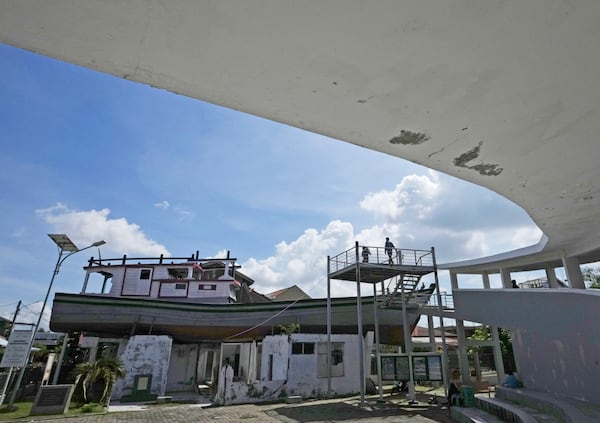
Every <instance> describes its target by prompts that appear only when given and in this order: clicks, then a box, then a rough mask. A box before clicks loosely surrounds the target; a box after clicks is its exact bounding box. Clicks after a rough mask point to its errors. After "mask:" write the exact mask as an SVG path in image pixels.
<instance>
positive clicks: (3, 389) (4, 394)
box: [0, 300, 22, 405]
mask: <svg viewBox="0 0 600 423" xmlns="http://www.w3.org/2000/svg"><path fill="white" fill-rule="evenodd" d="M21 303H22V301H21V300H19V302H18V303H17V309H16V310H15V314H14V315H13V318H12V322H10V331H11V332H12V331H13V328H14V327H15V321H16V320H17V315H18V314H19V310H20V309H21ZM12 370H13V368H12V367H10V368H9V369H8V375H7V376H6V380H5V381H4V386H3V387H2V395H0V405H2V402H4V397H5V396H6V390H7V389H8V385H9V383H10V378H11V376H12Z"/></svg>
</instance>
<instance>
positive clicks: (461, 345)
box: [456, 320, 471, 385]
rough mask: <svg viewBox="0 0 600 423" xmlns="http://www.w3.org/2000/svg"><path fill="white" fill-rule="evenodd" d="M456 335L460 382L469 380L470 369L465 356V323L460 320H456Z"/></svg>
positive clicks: (467, 358) (467, 382) (466, 382)
mask: <svg viewBox="0 0 600 423" xmlns="http://www.w3.org/2000/svg"><path fill="white" fill-rule="evenodd" d="M456 337H457V339H458V368H459V370H460V380H461V383H464V384H467V385H468V384H469V383H470V382H471V371H470V370H469V357H468V356H467V338H466V337H465V325H464V322H463V321H462V320H457V321H456Z"/></svg>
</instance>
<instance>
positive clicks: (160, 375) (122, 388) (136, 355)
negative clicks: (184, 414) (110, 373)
mask: <svg viewBox="0 0 600 423" xmlns="http://www.w3.org/2000/svg"><path fill="white" fill-rule="evenodd" d="M171 346H172V339H171V338H170V337H169V336H165V335H136V336H132V337H131V338H129V340H128V342H127V345H126V347H125V350H124V351H123V352H122V354H121V355H120V357H119V359H120V360H121V361H122V362H123V364H124V366H125V370H126V372H127V374H126V375H125V378H122V379H117V381H116V383H115V387H114V389H113V394H112V398H113V399H119V398H121V397H122V396H123V395H129V394H131V390H132V387H133V383H134V378H135V376H139V375H148V374H150V375H152V382H151V383H152V385H151V389H150V392H151V393H152V394H157V395H164V394H165V392H166V388H167V374H168V369H169V361H170V356H171Z"/></svg>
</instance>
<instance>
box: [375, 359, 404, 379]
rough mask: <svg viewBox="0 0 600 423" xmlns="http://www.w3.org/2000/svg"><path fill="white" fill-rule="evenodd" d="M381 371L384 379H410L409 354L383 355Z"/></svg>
mask: <svg viewBox="0 0 600 423" xmlns="http://www.w3.org/2000/svg"><path fill="white" fill-rule="evenodd" d="M381 373H382V374H381V379H382V380H409V379H410V371H409V368H408V356H406V355H382V356H381Z"/></svg>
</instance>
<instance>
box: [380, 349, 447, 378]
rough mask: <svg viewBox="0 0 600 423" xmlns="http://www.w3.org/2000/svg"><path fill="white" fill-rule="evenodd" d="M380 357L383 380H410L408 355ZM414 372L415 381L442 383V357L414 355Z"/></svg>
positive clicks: (383, 355) (385, 355) (437, 355)
mask: <svg viewBox="0 0 600 423" xmlns="http://www.w3.org/2000/svg"><path fill="white" fill-rule="evenodd" d="M380 357H381V379H382V380H390V381H391V380H394V381H398V380H410V369H409V366H408V356H407V355H404V354H402V355H398V354H382V355H381V356H380ZM412 370H413V380H415V381H431V382H434V381H442V380H443V376H442V357H441V355H439V354H413V355H412Z"/></svg>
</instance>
